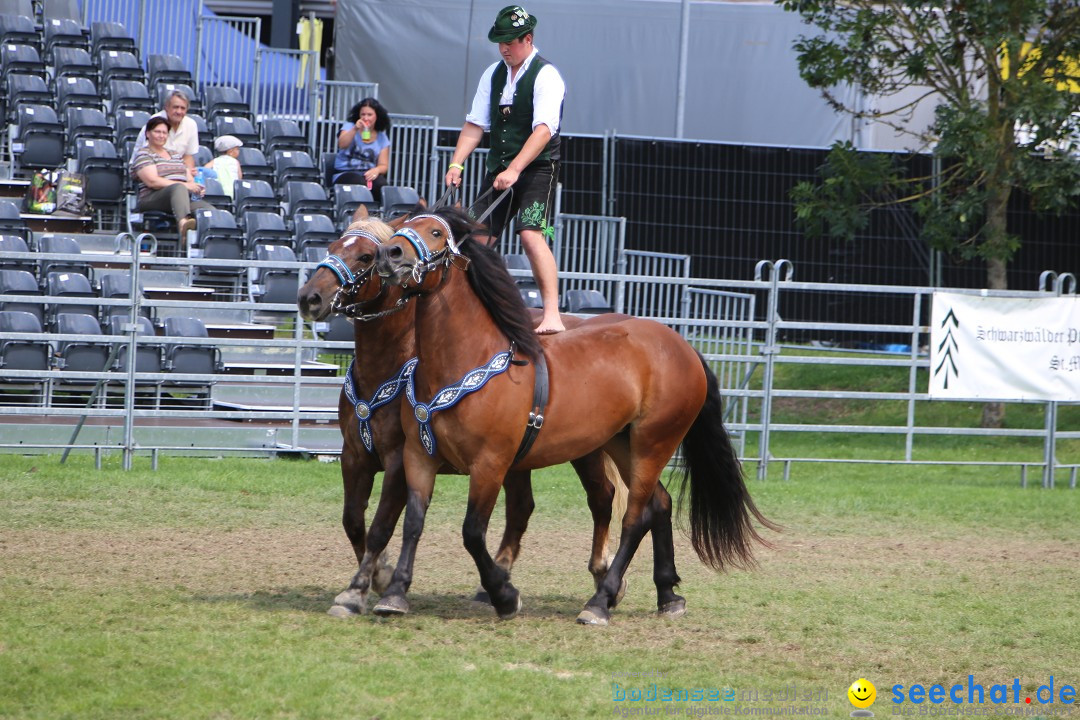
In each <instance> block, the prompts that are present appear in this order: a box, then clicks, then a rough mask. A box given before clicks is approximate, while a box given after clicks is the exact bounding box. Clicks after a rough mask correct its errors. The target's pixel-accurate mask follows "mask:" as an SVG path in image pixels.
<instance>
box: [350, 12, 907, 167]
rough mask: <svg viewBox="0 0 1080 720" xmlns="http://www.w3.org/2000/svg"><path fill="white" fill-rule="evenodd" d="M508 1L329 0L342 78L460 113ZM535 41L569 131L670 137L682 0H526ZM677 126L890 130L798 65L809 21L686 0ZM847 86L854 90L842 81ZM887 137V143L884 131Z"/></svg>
mask: <svg viewBox="0 0 1080 720" xmlns="http://www.w3.org/2000/svg"><path fill="white" fill-rule="evenodd" d="M504 5H505V0H494V1H483V2H479V1H476V0H474V1H472V2H469V1H467V0H338V9H337V22H336V25H335V50H336V66H335V68H336V69H335V77H336V79H338V80H350V81H374V82H378V83H379V99H380V101H381V102H383V104H385V105H386V107H387V108H388V109H389V110H390V111H391V112H395V113H410V114H422V115H436V116H438V118H439V121H440V124H442V125H443V126H451V127H452V126H457V125H460V124H461V122H462V120H463V119H464V117H465V112H466V110H467V105H468V103H469V102H470V100H471V98H472V95H473V92H474V91H475V89H476V83H477V81H478V80H479V78H480V74H481V73H482V72H483V70H484V68H485V67H487V65H489V64H490V63H492V62H494V61H495V60H497V59H498V53H497V49H496V47H495V45H493V44H492V43H490V42H488V39H487V31H488V29H489V28H490V27H491V24H492V21H493V20H494V18H495V15H496V14H497V13H498V11H499V9H500V8H501V7H503V6H504ZM525 8H526V9H527V10H529V11H530V12H532V13H534V14H535V15H536V17H537V20H538V25H537V28H536V35H535V40H536V46H537V47H538V48H539V49H540V52H541V54H543V55H544V56H545V57H547V58H548V59H549V60H551V61H552V62H554V63H555V64H556V65H557V66H558V67H559V70H560V71H561V72H562V74H563V76H564V78H565V79H566V83H567V99H566V110H565V116H564V119H563V129H564V131H565V132H567V133H573V134H594V133H595V134H601V133H603V132H605V131H616V132H618V133H620V134H624V135H644V136H657V137H675V136H676V134H677V133H676V98H677V96H678V77H679V45H680V37H681V32H680V30H681V12H682V3H681V2H680V0H590V1H589V2H583V1H582V0H532V1H531V2H526V3H525ZM689 13H690V16H689V17H690V22H689V41H688V52H687V57H688V58H689V65H688V67H687V73H686V77H687V80H686V106H685V119H684V130H683V137H685V138H691V139H698V140H715V141H721V142H729V143H746V144H755V145H782V146H799V147H826V146H828V145H830V144H831V143H832V142H834V141H835V140H852V141H853V142H857V143H859V144H860V145H861V146H864V147H867V148H870V147H873V145H871V143H872V142H874V141H878V142H881V143H884V144H883V145H881V146H879V147H881V149H890V146H891V145H892V142H890V139H891V138H892V133H891V132H889V133H885V132H867V131H866V130H867V129H865V128H864V129H863V132H862V133H856V132H855V128H854V124H853V123H852V121H851V120H850V119H849V118H847V117H844V116H841V115H838V114H837V113H835V112H834V111H833V110H832V109H831V108H830V107H829V106H828V105H827V104H826V103H825V101H824V100H823V99H822V98H821V97H820V95H819V94H818V92H817V91H815V90H812V89H810V88H809V87H807V85H806V84H805V83H804V82H803V81H802V79H801V78H800V77H799V74H798V65H797V60H796V55H795V52H794V50H792V48H791V46H792V44H793V42H794V40H795V38H796V37H797V36H799V35H800V34H809V33H812V31H813V28H810V27H808V26H805V25H803V24H802V22H801V21H800V20H799V18H798V17H797V16H796V15H794V14H792V13H787V12H784V11H783V10H782V9H780V8H779V7H776V6H774V5H772V4H769V3H760V4H758V3H729V2H691V3H690V5H689ZM848 92H849V93H851V92H853V91H850V90H849V91H848ZM893 142H895V141H893Z"/></svg>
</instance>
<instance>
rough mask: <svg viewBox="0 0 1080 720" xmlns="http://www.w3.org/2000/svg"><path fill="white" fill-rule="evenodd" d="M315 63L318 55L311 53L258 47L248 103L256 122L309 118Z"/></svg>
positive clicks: (312, 102) (309, 51) (312, 104)
mask: <svg viewBox="0 0 1080 720" xmlns="http://www.w3.org/2000/svg"><path fill="white" fill-rule="evenodd" d="M317 63H318V54H317V53H316V52H315V51H314V50H280V49H277V48H273V49H271V48H264V47H260V48H259V50H258V52H257V54H256V61H255V98H254V100H253V102H252V109H253V111H254V112H255V117H256V119H257V120H259V121H262V120H264V119H266V118H269V117H275V118H287V119H290V120H294V119H298V118H299V119H306V118H309V117H311V115H312V108H313V107H314V97H315V92H316V89H315V78H316V77H317V76H316V70H317Z"/></svg>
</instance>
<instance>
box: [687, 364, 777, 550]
mask: <svg viewBox="0 0 1080 720" xmlns="http://www.w3.org/2000/svg"><path fill="white" fill-rule="evenodd" d="M698 357H699V358H700V359H701V366H702V368H703V369H704V370H705V377H706V380H707V383H708V389H707V393H706V396H705V405H704V407H702V408H701V412H700V413H698V416H697V418H696V419H695V420H694V424H693V425H691V426H690V430H689V432H687V433H686V437H685V438H683V443H682V457H683V461H682V464H681V467H680V473H681V475H682V489H681V490H680V493H679V504H680V506H681V505H682V498H683V494H684V493H685V492H686V491H687V489H689V492H690V541H691V543H692V544H693V546H694V550H695V551H696V552H697V554H698V557H699V558H701V561H702V562H704V563H705V564H706V565H709V566H710V567H713V568H715V569H717V570H723V569H724V567H725V566H727V565H736V566H741V567H751V566H753V565H754V564H755V561H754V553H753V549H754V548H753V545H754V542H759V543H761V544H762V545H765V546H766V547H771V545H770V543H769V542H768V541H767V540H765V539H764V538H763V537H761V535H759V534H758V532H757V529H756V528H755V527H754V523H753V520H754V519H757V521H758V522H759V523H761V525H763V526H764V527H767V528H769V529H770V530H780V529H781V528H780V526H779V525H776V524H774V523H772V522H770V521H769V520H767V519H766V518H765V517H764V516H763V515H762V514H761V512H760V511H758V509H757V507H756V506H755V505H754V501H753V499H751V497H750V491H749V490H747V488H746V483H745V482H744V481H743V472H742V464H741V463H740V462H739V458H738V456H737V455H736V454H735V449H734V448H733V447H732V445H731V439H730V438H729V437H728V433H727V430H726V429H725V428H724V421H723V418H724V416H723V407H722V403H721V399H720V386H719V383H718V382H717V380H716V375H715V374H713V371H712V370H711V369H710V368H709V366H708V364H707V363H706V362H705V358H704V357H702V356H701V353H698ZM687 478H689V480H690V482H689V483H687V482H686V479H687Z"/></svg>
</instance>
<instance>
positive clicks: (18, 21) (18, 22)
mask: <svg viewBox="0 0 1080 720" xmlns="http://www.w3.org/2000/svg"><path fill="white" fill-rule="evenodd" d="M0 43H3V44H5V45H7V44H12V45H30V46H32V47H33V48H34V49H35V50H37V51H38V55H40V54H41V53H42V52H43V46H42V43H41V33H39V32H38V30H37V28H36V27H35V26H34V16H33V13H31V14H30V15H22V14H11V13H4V14H0Z"/></svg>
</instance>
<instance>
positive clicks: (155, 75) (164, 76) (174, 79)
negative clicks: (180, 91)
mask: <svg viewBox="0 0 1080 720" xmlns="http://www.w3.org/2000/svg"><path fill="white" fill-rule="evenodd" d="M146 67H147V70H148V71H149V75H150V78H149V80H150V87H157V86H158V83H180V84H183V85H192V84H193V83H192V76H191V71H190V70H188V69H187V66H185V65H184V61H183V60H181V59H180V56H179V55H170V54H165V53H158V54H154V55H147V56H146Z"/></svg>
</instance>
